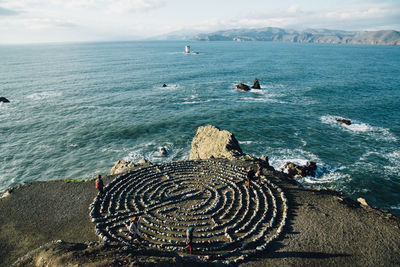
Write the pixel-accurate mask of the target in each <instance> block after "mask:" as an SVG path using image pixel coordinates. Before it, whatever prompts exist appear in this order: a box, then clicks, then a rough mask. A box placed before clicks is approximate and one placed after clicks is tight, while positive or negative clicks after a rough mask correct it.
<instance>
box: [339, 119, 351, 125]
mask: <svg viewBox="0 0 400 267" xmlns="http://www.w3.org/2000/svg"><path fill="white" fill-rule="evenodd" d="M336 121H337V122H339V123H343V124H346V125H351V121H350V120H347V119H339V118H336Z"/></svg>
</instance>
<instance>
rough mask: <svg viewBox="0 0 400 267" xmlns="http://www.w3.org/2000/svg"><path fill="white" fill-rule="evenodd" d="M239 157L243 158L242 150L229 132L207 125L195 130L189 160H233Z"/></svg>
mask: <svg viewBox="0 0 400 267" xmlns="http://www.w3.org/2000/svg"><path fill="white" fill-rule="evenodd" d="M240 156H243V152H242V149H241V148H240V146H239V143H238V141H237V140H236V138H235V136H234V135H233V134H232V133H231V132H229V131H227V130H220V129H218V128H217V127H215V126H213V125H207V126H201V127H199V128H198V129H197V132H196V135H195V136H194V138H193V141H192V148H191V150H190V157H189V159H190V160H196V159H210V158H227V159H229V160H233V159H236V158H238V157H240Z"/></svg>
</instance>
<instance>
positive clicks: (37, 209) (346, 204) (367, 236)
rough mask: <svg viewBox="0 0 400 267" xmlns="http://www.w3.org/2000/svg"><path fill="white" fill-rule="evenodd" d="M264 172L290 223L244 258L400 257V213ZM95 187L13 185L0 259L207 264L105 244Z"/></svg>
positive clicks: (331, 261)
mask: <svg viewBox="0 0 400 267" xmlns="http://www.w3.org/2000/svg"><path fill="white" fill-rule="evenodd" d="M266 175H267V177H268V179H270V180H272V181H273V182H274V183H276V184H277V185H278V186H280V187H281V188H282V189H283V191H284V192H285V195H286V197H287V198H288V201H289V212H288V221H287V225H286V227H285V229H284V233H283V235H282V236H281V238H280V239H279V240H277V241H275V242H273V243H272V244H271V246H270V247H269V248H268V249H267V250H266V251H264V252H263V253H262V254H259V255H257V257H253V258H251V259H249V260H247V261H246V262H245V263H244V264H242V265H246V266H260V265H261V266H310V265H311V266H399V265H400V228H399V227H400V219H399V218H398V217H396V216H394V215H391V214H390V213H388V212H385V211H381V210H378V209H374V208H371V207H364V206H361V205H359V204H358V203H357V202H354V201H352V200H349V199H346V198H344V197H342V196H340V195H339V194H337V193H335V192H331V191H318V190H313V189H307V188H303V187H300V186H298V185H296V184H295V183H294V181H293V180H292V179H291V178H290V177H288V176H287V175H285V174H283V173H280V172H274V171H267V172H266ZM113 178H114V177H111V176H109V177H106V178H105V179H104V182H105V184H107V183H108V182H110V181H111V180H112V179H113ZM96 194H97V192H96V189H95V188H94V181H85V182H65V181H50V182H33V183H26V184H22V185H20V186H18V187H16V188H13V189H12V190H11V192H10V194H9V195H8V196H5V197H3V198H1V199H0V266H9V265H11V264H13V263H15V265H17V266H45V265H46V264H49V266H77V265H78V266H79V265H82V266H138V265H140V266H154V265H159V266H169V265H174V266H185V265H186V266H187V265H188V264H190V265H204V263H199V262H197V261H196V260H195V259H193V258H191V257H189V256H188V255H185V254H177V253H167V252H160V251H154V250H149V249H146V248H143V247H140V246H138V247H137V248H132V249H131V248H128V247H120V246H114V245H112V244H111V245H104V244H103V243H102V242H100V240H99V238H98V236H97V235H96V233H95V228H94V223H92V222H91V221H90V217H89V209H88V208H89V205H90V203H91V202H92V201H93V198H94V197H95V196H96ZM57 240H58V241H57ZM61 240H63V241H61ZM24 255H25V256H24ZM18 259H19V260H18ZM17 260H18V261H17ZM16 261H17V262H16Z"/></svg>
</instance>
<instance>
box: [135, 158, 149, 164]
mask: <svg viewBox="0 0 400 267" xmlns="http://www.w3.org/2000/svg"><path fill="white" fill-rule="evenodd" d="M146 163H150V161H148V160H147V159H145V158H142V159H141V160H139V161H138V163H137V164H139V165H144V164H146Z"/></svg>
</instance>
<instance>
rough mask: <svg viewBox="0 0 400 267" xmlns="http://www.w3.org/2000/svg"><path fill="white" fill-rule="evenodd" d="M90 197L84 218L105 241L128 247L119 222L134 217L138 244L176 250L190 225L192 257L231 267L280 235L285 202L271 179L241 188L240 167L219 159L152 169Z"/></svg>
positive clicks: (119, 179) (243, 183) (123, 177)
mask: <svg viewBox="0 0 400 267" xmlns="http://www.w3.org/2000/svg"><path fill="white" fill-rule="evenodd" d="M104 191H105V193H104V195H103V197H100V196H99V195H98V196H97V197H96V198H95V200H94V202H93V203H92V205H91V206H90V216H91V217H92V221H93V222H95V223H96V232H97V234H98V235H99V236H100V237H101V238H102V239H104V240H105V241H113V242H119V243H121V244H123V245H131V244H132V243H133V242H137V241H131V240H130V239H129V237H128V234H127V233H128V230H127V227H126V225H125V223H127V221H128V220H129V219H130V218H132V217H133V216H140V217H141V226H140V231H141V232H142V233H143V234H145V235H144V237H143V239H142V241H141V243H142V244H143V245H145V246H148V247H152V248H158V249H161V250H170V251H182V250H183V247H184V244H185V242H184V241H185V235H186V229H187V228H188V227H190V226H194V228H195V231H194V235H193V236H194V238H193V255H194V256H196V257H199V258H200V259H202V260H207V261H222V262H225V263H238V262H241V261H243V260H245V259H246V258H247V257H249V256H251V255H254V254H255V253H259V252H261V251H263V250H265V249H266V248H267V246H268V244H269V243H270V242H272V241H273V240H274V239H276V238H277V237H278V236H279V235H280V234H281V232H282V228H283V227H284V225H285V220H286V214H287V208H288V207H287V200H286V197H285V195H284V193H283V192H282V191H281V189H280V188H279V187H277V186H276V185H274V184H273V183H272V182H270V181H264V182H263V184H262V185H258V184H257V183H255V182H252V185H251V188H250V189H248V187H247V183H246V172H245V170H243V169H242V168H241V167H238V166H235V165H231V164H226V163H222V162H218V161H212V160H206V161H180V162H173V163H166V164H161V165H152V166H149V167H144V168H141V169H138V170H134V171H131V172H129V173H127V174H123V175H120V176H118V177H117V178H116V179H114V180H113V181H112V182H110V183H109V184H108V185H107V186H105V188H104Z"/></svg>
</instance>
